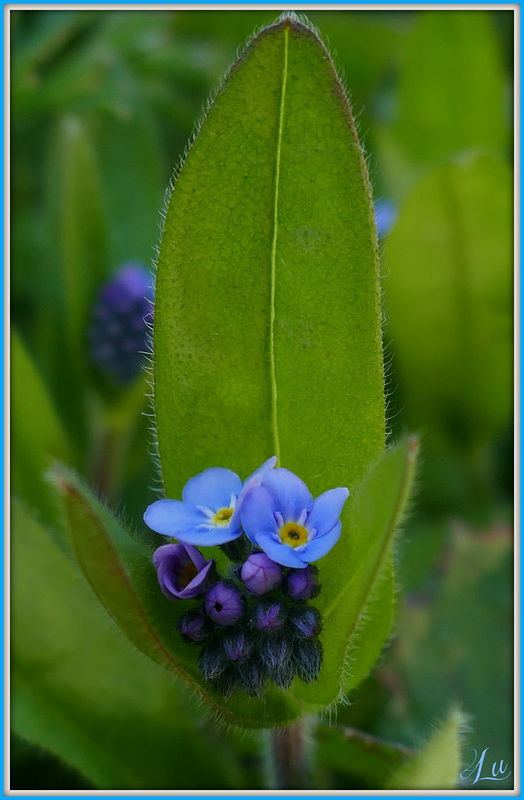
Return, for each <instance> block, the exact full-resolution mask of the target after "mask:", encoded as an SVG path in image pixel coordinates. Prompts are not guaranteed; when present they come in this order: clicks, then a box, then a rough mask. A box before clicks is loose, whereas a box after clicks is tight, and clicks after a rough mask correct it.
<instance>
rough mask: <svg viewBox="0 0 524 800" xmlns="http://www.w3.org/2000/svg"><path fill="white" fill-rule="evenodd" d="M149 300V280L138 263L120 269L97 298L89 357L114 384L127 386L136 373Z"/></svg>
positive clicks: (144, 344) (149, 312)
mask: <svg viewBox="0 0 524 800" xmlns="http://www.w3.org/2000/svg"><path fill="white" fill-rule="evenodd" d="M153 298H154V288H153V286H152V277H151V275H150V274H149V272H148V271H147V270H146V269H144V268H143V267H141V266H140V265H138V264H127V265H126V266H124V267H122V268H121V269H120V270H119V271H118V272H117V274H116V275H115V277H114V278H113V279H112V280H111V281H109V282H108V283H106V285H105V286H104V287H103V288H102V290H101V292H100V294H99V296H98V298H97V301H96V303H95V306H94V309H93V313H92V320H91V325H90V328H89V331H88V337H89V349H90V355H91V359H92V361H93V363H94V364H96V366H97V367H99V368H100V369H101V370H102V371H103V372H105V374H106V375H108V376H109V377H110V378H113V379H114V380H116V381H117V382H118V383H122V384H126V383H130V382H131V381H132V380H134V379H135V378H136V377H137V376H138V375H139V373H140V370H141V368H142V365H143V362H144V353H146V352H147V350H148V343H147V321H150V320H151V318H152V315H153V310H152V308H153V307H152V302H153Z"/></svg>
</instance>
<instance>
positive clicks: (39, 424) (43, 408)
mask: <svg viewBox="0 0 524 800" xmlns="http://www.w3.org/2000/svg"><path fill="white" fill-rule="evenodd" d="M11 387H12V396H11V446H12V460H11V480H12V487H13V489H14V490H15V491H16V492H17V493H18V494H19V495H20V496H21V497H22V498H23V499H24V500H25V501H26V502H27V503H28V504H29V505H31V506H32V507H33V508H35V509H37V510H38V514H39V516H40V519H41V520H42V521H44V522H46V523H54V522H55V518H56V507H55V504H54V503H53V502H52V500H51V496H50V492H49V486H48V485H47V483H46V482H45V480H44V472H45V470H46V469H47V468H48V467H49V464H50V461H51V459H53V458H55V459H56V458H67V457H68V456H69V453H70V449H69V445H68V442H67V439H66V436H65V433H64V431H63V429H62V426H61V423H60V420H59V419H58V417H57V415H56V411H55V409H54V407H53V404H52V402H51V399H50V397H49V395H48V392H47V388H46V387H45V386H44V383H43V381H42V379H41V377H40V375H39V374H38V372H37V370H36V367H35V365H34V364H33V362H32V360H31V357H30V356H29V354H28V352H27V351H26V349H25V347H24V345H23V344H22V341H21V340H20V338H19V337H18V335H17V334H16V333H14V332H12V333H11Z"/></svg>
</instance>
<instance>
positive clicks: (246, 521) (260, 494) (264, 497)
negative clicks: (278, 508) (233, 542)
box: [240, 486, 277, 544]
mask: <svg viewBox="0 0 524 800" xmlns="http://www.w3.org/2000/svg"><path fill="white" fill-rule="evenodd" d="M240 519H241V520H242V526H243V528H244V531H245V533H246V536H247V538H248V539H249V540H250V541H252V542H253V544H256V543H257V535H258V534H259V533H260V532H261V531H266V532H268V533H269V534H271V533H275V531H276V529H277V523H276V520H275V504H274V500H273V498H272V497H271V495H270V494H269V492H268V491H267V489H264V487H263V486H255V488H254V489H250V490H249V491H248V492H247V494H246V496H245V497H244V499H243V503H242V507H241V509H240Z"/></svg>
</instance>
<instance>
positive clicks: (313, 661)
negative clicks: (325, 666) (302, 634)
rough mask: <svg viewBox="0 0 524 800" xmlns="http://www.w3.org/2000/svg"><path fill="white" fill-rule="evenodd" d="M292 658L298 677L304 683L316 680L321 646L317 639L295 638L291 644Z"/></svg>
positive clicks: (320, 662)
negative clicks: (292, 644)
mask: <svg viewBox="0 0 524 800" xmlns="http://www.w3.org/2000/svg"><path fill="white" fill-rule="evenodd" d="M293 660H294V662H295V664H296V668H297V674H298V676H299V678H302V680H303V681H305V683H312V682H313V681H314V680H316V679H317V678H318V673H319V672H320V667H321V666H322V648H321V646H320V642H319V641H318V639H296V640H295V643H294V646H293Z"/></svg>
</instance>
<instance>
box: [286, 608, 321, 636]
mask: <svg viewBox="0 0 524 800" xmlns="http://www.w3.org/2000/svg"><path fill="white" fill-rule="evenodd" d="M289 616H290V618H291V621H292V622H293V625H294V630H295V633H297V634H299V635H302V636H305V637H306V639H311V637H312V636H315V635H316V634H317V633H319V631H320V628H321V621H320V614H319V612H318V611H317V609H316V608H313V607H312V606H299V607H298V608H293V609H292V610H291V611H290V614H289Z"/></svg>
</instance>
